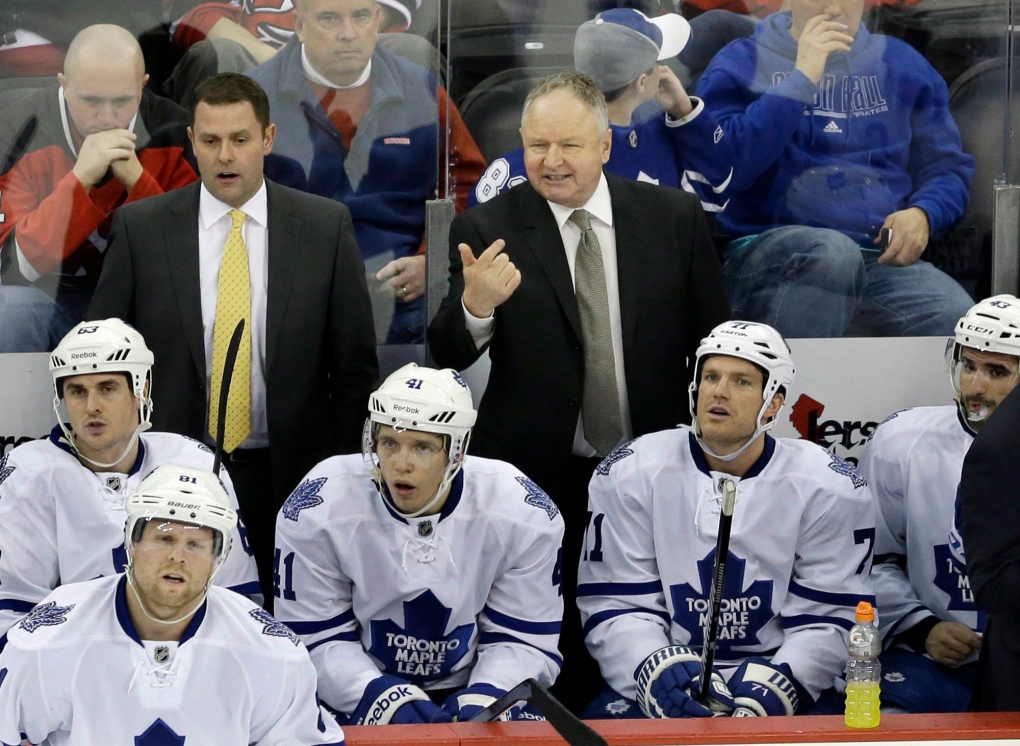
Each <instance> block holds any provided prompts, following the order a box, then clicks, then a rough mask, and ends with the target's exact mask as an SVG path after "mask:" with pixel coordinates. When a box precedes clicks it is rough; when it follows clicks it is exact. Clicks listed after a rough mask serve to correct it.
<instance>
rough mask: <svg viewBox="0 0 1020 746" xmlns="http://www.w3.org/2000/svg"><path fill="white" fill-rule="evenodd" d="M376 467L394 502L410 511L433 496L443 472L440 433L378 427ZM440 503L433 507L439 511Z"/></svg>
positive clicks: (442, 447)
mask: <svg viewBox="0 0 1020 746" xmlns="http://www.w3.org/2000/svg"><path fill="white" fill-rule="evenodd" d="M375 452H376V455H377V456H378V457H379V468H380V469H381V470H382V474H383V479H384V480H385V482H386V486H387V487H388V488H389V491H390V497H392V498H393V502H394V503H395V504H396V506H397V507H398V508H400V510H401V511H402V512H404V513H413V512H415V511H417V510H420V509H421V508H422V506H424V505H425V504H426V503H428V501H429V500H431V499H432V498H433V497H435V494H436V491H437V490H438V489H439V483H440V482H442V481H443V474H444V473H445V472H446V463H447V458H448V455H447V453H446V441H445V439H444V438H443V437H442V436H441V435H436V434H435V433H423V432H421V431H420V430H394V429H393V428H392V427H390V426H389V425H383V426H382V427H380V428H379V435H378V437H377V439H376V446H375ZM441 507H442V506H441V504H437V505H436V507H435V508H434V509H433V510H432V512H433V513H437V512H439V510H440V508H441Z"/></svg>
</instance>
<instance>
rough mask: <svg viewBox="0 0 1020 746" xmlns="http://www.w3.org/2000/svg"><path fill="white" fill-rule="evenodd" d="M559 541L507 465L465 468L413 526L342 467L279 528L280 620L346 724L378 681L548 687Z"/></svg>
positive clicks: (344, 459) (533, 489) (553, 518)
mask: <svg viewBox="0 0 1020 746" xmlns="http://www.w3.org/2000/svg"><path fill="white" fill-rule="evenodd" d="M562 537H563V519H562V517H561V516H560V514H559V510H558V509H557V508H556V506H555V505H554V504H553V503H552V501H551V500H550V499H549V497H548V496H547V495H546V494H545V493H544V492H543V491H542V490H541V489H540V488H539V487H538V486H537V485H535V484H534V483H533V482H532V481H531V480H530V479H528V478H527V477H525V476H524V474H522V473H521V472H520V471H519V470H517V469H516V468H514V467H513V466H510V465H509V464H506V463H503V462H501V461H494V460H490V459H483V458H476V457H474V456H472V457H469V458H468V459H467V460H466V461H465V464H464V467H463V469H462V470H461V472H460V473H459V474H458V475H457V476H456V478H455V479H454V481H453V483H452V489H451V492H450V496H449V498H448V499H447V500H446V503H445V504H444V506H443V509H442V511H441V512H440V513H438V514H436V515H432V516H421V517H418V518H413V519H404V518H403V517H401V516H399V515H398V514H396V513H395V512H393V511H391V510H390V509H389V507H388V506H387V505H386V503H384V502H383V500H382V498H381V497H380V495H379V494H378V492H377V490H376V487H375V484H374V483H373V481H372V476H371V473H370V468H369V465H368V464H367V463H366V462H365V461H364V460H363V458H362V457H361V456H359V455H353V456H336V457H333V458H330V459H327V460H326V461H324V462H322V463H321V464H319V465H318V466H317V467H315V469H313V470H312V471H311V472H310V473H309V474H308V476H307V478H306V479H305V480H304V481H303V482H301V484H300V485H299V486H298V487H297V489H296V490H295V491H294V493H293V494H292V495H291V496H290V498H288V500H287V502H286V503H285V504H284V506H283V508H282V510H281V511H280V514H279V516H278V517H277V527H276V559H277V565H278V569H277V588H276V606H275V607H274V608H275V610H276V615H277V616H278V617H279V618H280V619H281V620H282V621H284V622H286V624H287V625H289V626H290V627H291V628H292V629H293V630H294V631H295V632H297V633H298V634H299V635H300V636H301V638H302V639H303V640H304V642H305V644H306V645H307V646H308V649H309V651H310V653H311V656H312V661H313V662H314V663H315V666H316V668H317V669H318V671H319V696H320V697H321V699H322V700H323V701H324V702H326V703H327V704H328V705H330V706H331V707H333V708H334V709H336V710H337V711H339V712H342V713H346V714H350V713H352V712H353V710H354V709H355V707H356V706H357V704H358V702H359V700H360V699H361V697H362V695H363V693H364V691H365V688H366V686H367V685H368V684H369V683H370V682H371V681H372V680H374V679H376V678H378V677H379V676H380V675H383V674H387V675H391V676H397V677H399V678H401V679H404V680H406V681H408V682H410V683H412V684H415V685H416V686H419V687H421V688H422V689H425V690H440V689H449V688H453V687H462V686H465V685H468V684H475V683H486V684H491V685H492V686H495V687H498V688H501V689H510V688H511V687H513V686H514V685H516V684H518V683H520V682H521V681H522V680H524V679H527V678H536V679H538V680H539V681H540V682H542V683H543V684H546V685H548V684H550V683H551V682H552V681H553V680H554V679H555V678H556V675H557V673H558V672H559V668H560V663H561V661H560V656H559V652H558V651H557V643H558V641H559V631H560V622H561V620H562V617H563V601H562V598H561V596H560V564H559V562H560V544H561V542H562Z"/></svg>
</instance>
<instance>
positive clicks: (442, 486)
mask: <svg viewBox="0 0 1020 746" xmlns="http://www.w3.org/2000/svg"><path fill="white" fill-rule="evenodd" d="M462 464H463V459H462V460H461V461H460V462H458V463H457V465H456V466H455V467H453V468H452V469H451V465H450V464H448V465H447V467H446V473H445V474H444V475H443V481H441V482H440V483H439V487H438V488H437V489H436V494H434V495H433V496H432V499H430V500H429V501H428V502H427V503H425V505H423V506H422V507H420V508H418V510H416V511H414V512H413V513H405V512H404V511H403V510H401V509H400V508H398V507H397V505H396V503H395V502H394V501H393V498H392V497H391V496H390V492H389V489H388V488H387V487H386V480H384V479H383V475H382V469H380V468H379V464H378V463H376V464H374V465H373V466H372V481H373V482H375V489H376V491H377V492H378V493H379V495H380V496H381V497H382V499H383V502H385V503H386V505H388V506H389V508H390V510H392V511H393V512H394V513H396V514H397V515H399V516H400V517H401V518H405V519H412V518H418V517H419V516H422V515H425V514H426V513H428V512H429V511H430V510H432V508H434V507H435V505H436V503H438V502H439V501H440V499H442V497H443V496H444V495H445V494H446V492H447V490H448V488H449V486H450V484H451V483H452V482H453V478H454V477H455V476H457V472H458V471H460V467H461V465H462Z"/></svg>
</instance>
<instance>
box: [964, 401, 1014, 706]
mask: <svg viewBox="0 0 1020 746" xmlns="http://www.w3.org/2000/svg"><path fill="white" fill-rule="evenodd" d="M1018 455H1020V387H1018V388H1016V389H1013V391H1012V393H1010V394H1009V396H1007V397H1006V398H1005V399H1003V401H1002V403H1001V404H999V406H998V407H996V408H995V412H994V413H993V414H992V416H991V417H990V418H989V420H988V422H986V423H985V424H984V425H983V426H982V428H981V430H980V431H979V432H978V434H977V437H976V438H974V443H973V444H972V445H971V447H970V450H969V451H968V452H967V456H966V458H964V460H963V476H962V477H961V480H960V501H961V505H960V507H961V509H962V525H960V526H959V528H960V531H961V534H962V537H963V552H964V555H965V556H966V558H967V576H968V578H970V587H971V589H972V590H973V591H974V600H975V602H976V603H977V605H978V608H979V609H981V610H982V611H984V612H986V613H987V614H988V620H987V623H986V626H985V633H984V637H983V639H982V641H981V657H980V659H979V661H978V673H977V682H976V684H975V686H974V694H973V696H972V698H971V709H973V710H983V711H1015V710H1020V459H1018V458H1017V457H1018Z"/></svg>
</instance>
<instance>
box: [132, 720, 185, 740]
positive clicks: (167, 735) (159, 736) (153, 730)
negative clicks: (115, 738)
mask: <svg viewBox="0 0 1020 746" xmlns="http://www.w3.org/2000/svg"><path fill="white" fill-rule="evenodd" d="M184 741H185V738H184V736H179V735H177V734H176V733H174V729H173V728H171V727H170V726H169V725H167V724H166V723H164V722H163V719H162V718H156V722H154V723H153V724H152V725H150V726H149V727H148V728H146V729H145V732H144V733H142V735H140V736H135V746H184Z"/></svg>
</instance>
